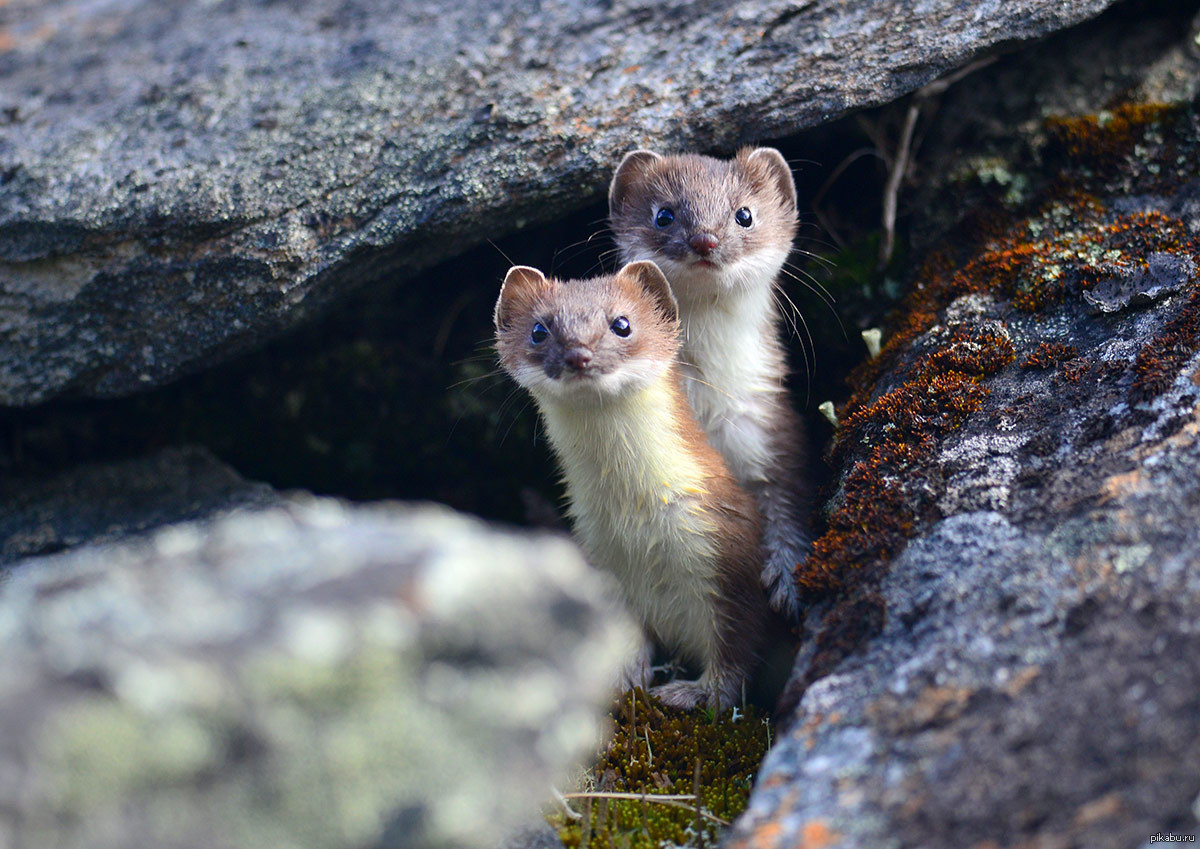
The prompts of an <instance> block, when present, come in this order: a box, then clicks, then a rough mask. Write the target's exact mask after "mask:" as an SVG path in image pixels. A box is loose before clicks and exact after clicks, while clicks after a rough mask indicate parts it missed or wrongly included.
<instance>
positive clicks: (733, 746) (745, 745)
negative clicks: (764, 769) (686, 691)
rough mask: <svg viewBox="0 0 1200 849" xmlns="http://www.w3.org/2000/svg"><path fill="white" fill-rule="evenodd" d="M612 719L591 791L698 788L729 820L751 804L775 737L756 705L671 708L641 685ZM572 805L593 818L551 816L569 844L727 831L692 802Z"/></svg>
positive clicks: (706, 841)
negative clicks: (716, 713)
mask: <svg viewBox="0 0 1200 849" xmlns="http://www.w3.org/2000/svg"><path fill="white" fill-rule="evenodd" d="M612 721H613V724H614V733H613V736H612V740H611V742H610V743H609V745H608V748H607V749H605V751H604V752H603V753H602V754H601V755H600V757H599V759H598V760H597V762H596V763H595V764H594V765H593V766H592V767H591V768H590V769H589V770H588V772H587V776H586V778H585V781H584V784H585V786H586V787H587V790H588V791H591V792H596V793H638V794H643V793H644V794H646V795H647V796H663V795H694V794H695V793H696V791H697V790H698V791H699V797H700V802H701V808H702V810H703V811H704V812H705V813H707V814H709V815H711V816H713V817H717V818H719V819H722V820H725V821H726V822H729V821H732V819H733V818H734V817H736V816H737V815H738V814H740V813H741V812H742V811H743V810H744V809H745V807H746V802H747V800H748V799H749V796H750V788H751V786H752V784H753V781H754V775H755V773H756V772H757V771H758V766H759V763H760V762H761V761H762V759H763V756H764V755H765V754H766V752H767V747H768V745H769V743H770V737H771V727H770V725H769V724H768V721H767V720H766V718H764V717H763V716H762V715H761V714H760V713H759V712H758V711H757V710H756V709H755V708H754V707H753V706H750V707H747V708H746V709H745V711H744V712H743V711H742V710H740V709H738V710H736V711H734V710H730V711H726V712H724V713H722V714H721V715H719V716H713V714H712V712H711V711H678V710H673V709H670V708H666V707H664V706H663V705H662V704H661V703H660V702H659V701H658V699H656V698H654V697H653V696H649V695H647V694H646V693H644V692H642V691H641V690H635V691H632V692H630V693H626V694H625V695H623V696H622V697H621V698H620V699H618V701H617V702H616V704H615V705H614V706H613V710H612ZM571 804H572V806H573V808H574V809H575V810H576V811H578V812H584V813H586V815H587V816H586V818H585V820H586V821H571V820H570V819H569V818H567V817H566V816H564V815H563V814H561V813H558V814H555V815H554V816H552V817H551V823H552V824H553V825H554V826H555V827H556V828H557V829H558V832H559V836H560V837H562V840H563V842H564V843H565V844H566V845H567V847H569V849H579V847H581V846H582V845H583V840H584V837H585V832H586V837H587V846H588V847H591V849H654V847H659V846H671V845H678V846H684V845H687V846H715V845H716V844H717V842H718V841H719V840H720V836H721V832H722V831H723V827H722V826H721V825H720V824H719V823H717V822H714V821H713V820H711V819H708V818H705V817H703V816H698V815H697V813H696V811H695V810H694V808H692V803H690V802H687V803H684V804H685V805H687V806H688V807H687V808H680V807H675V806H668V805H665V804H662V803H654V802H652V801H646V802H643V801H641V800H624V799H605V798H601V797H592V798H585V799H573V800H572V801H571Z"/></svg>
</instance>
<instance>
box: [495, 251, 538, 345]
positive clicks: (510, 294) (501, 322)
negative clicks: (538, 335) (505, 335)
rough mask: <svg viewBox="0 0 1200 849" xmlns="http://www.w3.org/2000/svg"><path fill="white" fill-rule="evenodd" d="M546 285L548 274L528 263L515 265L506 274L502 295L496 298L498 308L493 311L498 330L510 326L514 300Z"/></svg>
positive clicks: (501, 289)
mask: <svg viewBox="0 0 1200 849" xmlns="http://www.w3.org/2000/svg"><path fill="white" fill-rule="evenodd" d="M544 285H546V275H544V274H542V272H540V271H538V270H537V269H536V268H530V267H529V266H528V265H514V266H513V267H512V268H510V269H509V270H508V274H505V275H504V284H503V285H502V286H501V287H500V297H499V298H497V299H496V309H495V312H493V313H492V321H493V323H494V324H495V325H496V329H497V330H505V329H507V328H508V324H509V320H510V319H511V318H512V315H513V302H514V301H515V300H516V299H518V298H520V297H521V296H522V295H528V294H529V293H531V292H533V291H534V289H536V288H537V287H539V286H544Z"/></svg>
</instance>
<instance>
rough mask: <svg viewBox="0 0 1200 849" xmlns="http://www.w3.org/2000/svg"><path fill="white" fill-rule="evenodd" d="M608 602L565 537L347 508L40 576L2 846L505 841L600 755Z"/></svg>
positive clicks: (246, 517) (7, 600) (16, 597)
mask: <svg viewBox="0 0 1200 849" xmlns="http://www.w3.org/2000/svg"><path fill="white" fill-rule="evenodd" d="M608 598H610V596H609V594H608V587H607V584H606V583H605V582H604V581H603V580H602V579H601V578H600V577H599V576H598V575H596V574H595V573H594V572H592V571H591V570H590V569H588V568H587V567H586V566H585V565H584V563H583V561H582V559H581V557H580V555H579V554H578V552H577V550H576V549H575V547H574V546H573V545H571V544H570V543H569V542H568V541H566V540H565V539H564V538H562V537H561V536H557V535H545V534H543V535H529V534H514V533H507V532H499V531H496V530H493V529H490V528H488V527H487V526H485V525H483V524H482V523H480V522H477V521H474V520H468V519H466V518H463V517H461V516H458V515H456V514H454V513H452V512H450V511H448V510H444V509H439V508H431V507H425V508H410V507H401V506H395V505H391V506H389V505H377V506H372V507H351V506H348V505H344V504H341V503H339V502H334V501H330V500H308V501H304V502H293V503H291V504H288V505H286V506H283V507H278V508H273V509H268V510H265V511H258V512H250V511H244V512H241V513H238V514H236V515H234V516H231V517H227V518H224V519H221V520H218V521H216V522H214V523H210V524H207V525H203V526H201V525H196V524H183V525H174V526H171V527H169V528H166V529H164V530H161V531H159V532H157V533H155V534H153V535H151V536H149V537H146V538H143V539H142V540H141V541H138V542H136V543H127V544H122V545H117V546H109V547H104V546H88V547H83V548H81V549H78V550H77V551H75V552H68V553H64V554H59V555H55V556H53V557H48V558H35V559H29V560H24V561H21V562H20V563H19V564H18V565H17V566H16V567H14V568H13V570H12V572H11V573H10V576H9V577H8V578H7V579H6V581H5V582H4V583H3V584H2V585H0V639H2V640H3V644H4V653H3V658H2V659H0V740H2V741H3V743H2V745H0V844H3V845H5V846H14V847H17V846H19V847H47V848H48V849H49V847H53V849H68V847H129V846H172V847H206V849H207V847H214V846H229V847H235V846H236V847H242V846H272V847H280V848H281V849H282V847H306V849H312V848H313V847H348V849H349V847H354V849H362V847H367V846H379V847H381V849H382V847H385V846H386V847H394V846H405V847H434V846H436V847H448V846H455V847H470V846H478V847H488V849H491V847H494V846H496V844H497V843H498V841H499V838H500V835H503V834H505V833H506V832H509V831H511V830H513V829H516V828H517V827H519V826H523V825H526V824H528V823H529V822H530V820H531V818H532V817H535V816H536V812H537V810H538V806H539V805H540V803H542V802H543V801H545V800H546V799H547V798H548V797H549V795H550V786H551V783H552V782H555V781H561V780H562V779H563V778H564V776H565V773H566V771H567V770H568V769H569V768H570V767H572V765H573V764H575V763H576V762H578V760H579V759H581V758H583V757H586V756H587V755H588V754H589V753H590V752H592V751H594V748H595V746H596V745H597V743H598V740H599V732H600V728H601V726H600V716H601V715H602V713H603V708H606V707H607V704H608V700H609V698H610V696H611V693H610V690H609V687H610V685H611V682H612V681H613V679H614V677H615V675H616V670H617V668H618V665H619V657H620V654H621V650H622V647H624V646H627V645H630V644H631V640H632V638H633V631H632V627H631V625H630V624H629V623H628V622H627V620H626V619H625V618H624V617H623V615H621V614H619V613H617V612H615V610H614V608H613V607H611V606H610V605H609V604H608V603H607V602H606V599H608Z"/></svg>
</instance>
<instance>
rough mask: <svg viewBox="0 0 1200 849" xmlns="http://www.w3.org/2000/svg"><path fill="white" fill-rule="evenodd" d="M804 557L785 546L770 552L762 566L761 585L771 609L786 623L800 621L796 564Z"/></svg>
mask: <svg viewBox="0 0 1200 849" xmlns="http://www.w3.org/2000/svg"><path fill="white" fill-rule="evenodd" d="M804 556H805V553H804V552H803V551H802V550H799V549H794V548H792V547H791V546H787V547H785V548H783V549H779V550H775V551H772V552H771V554H770V556H769V557H768V558H767V562H766V563H765V564H763V571H762V585H763V589H765V590H766V591H767V603H768V604H769V605H771V609H772V610H774V611H775V612H776V613H778V614H779V615H780V616H782V617H784V618H785V619H787V621H788V622H791V623H795V622H799V621H800V587H799V586H798V585H797V584H796V564H797V563H799V562H800V560H802V559H803V558H804Z"/></svg>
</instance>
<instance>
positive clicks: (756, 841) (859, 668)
mask: <svg viewBox="0 0 1200 849" xmlns="http://www.w3.org/2000/svg"><path fill="white" fill-rule="evenodd" d="M1197 105H1198V104H1197V103H1196V102H1195V101H1193V102H1192V103H1190V104H1187V105H1185V106H1184V108H1182V109H1181V110H1179V111H1177V112H1175V111H1161V112H1160V111H1159V109H1158V107H1150V108H1143V107H1141V106H1134V107H1131V108H1127V109H1124V110H1122V109H1121V108H1119V107H1117V106H1114V107H1113V112H1112V113H1110V114H1109V115H1108V117H1106V118H1102V119H1100V120H1095V119H1091V120H1088V119H1079V120H1076V121H1066V122H1061V123H1057V124H1055V123H1051V124H1049V125H1048V126H1047V129H1048V130H1049V131H1050V132H1049V134H1050V135H1051V136H1052V137H1054V138H1055V139H1057V141H1055V142H1053V143H1052V144H1050V145H1048V147H1047V149H1046V150H1045V151H1043V153H1044V159H1042V160H1040V161H1039V165H1038V167H1043V168H1054V169H1057V170H1055V171H1054V172H1052V173H1055V174H1056V176H1057V177H1058V183H1057V188H1054V189H1051V190H1050V192H1049V193H1048V194H1047V195H1044V196H1042V197H1040V198H1032V199H1030V202H1029V203H1028V204H1027V205H1017V204H1015V203H1014V204H1012V205H1011V206H1009V207H1008V208H1005V207H1003V205H1001V204H994V205H993V206H992V207H990V208H988V209H987V210H985V211H982V212H981V211H980V210H975V213H976V216H975V218H974V219H973V224H972V225H971V226H970V227H968V228H964V229H963V230H961V231H959V232H958V233H957V234H956V236H954V237H951V239H949V240H948V244H944V245H942V246H941V247H940V248H939V250H938V251H937V252H936V253H935V254H934V255H933V256H932V257H931V258H930V260H929V262H928V263H926V264H924V265H923V266H922V267H921V268H920V269H919V270H917V271H916V272H915V273H914V277H915V280H914V286H913V294H912V295H910V298H909V300H908V301H907V302H906V304H907V306H908V307H909V308H910V309H912V312H910V313H909V314H908V315H907V316H906V317H905V318H904V319H903V320H901V322H900V323H899V324H898V325H897V326H898V327H907V328H909V330H908V331H905V332H900V333H899V334H898V335H897V336H896V340H897V341H896V347H895V348H890V349H885V353H884V355H883V356H882V358H881V360H880V361H879V363H878V364H877V365H876V366H874V368H876V369H878V370H880V371H879V373H878V375H877V376H878V379H877V380H875V381H873V382H870V383H868V384H867V385H866V388H867V389H868V390H869V391H868V392H867V393H866V396H865V398H863V399H861V403H859V402H855V401H852V402H851V406H852V407H853V409H856V410H858V411H859V413H861V411H862V410H863V409H864V408H865V407H867V406H870V407H871V408H873V409H875V410H877V411H886V412H887V415H879V416H875V417H872V416H866V417H865V418H864V417H863V416H861V415H860V416H859V418H858V419H857V420H856V421H858V422H866V424H856V425H854V427H853V429H852V436H848V437H845V439H846V440H848V441H844V442H842V443H841V446H840V448H839V449H836V450H837V451H841V452H843V453H840V454H838V455H837V456H840V457H842V458H843V459H844V463H843V468H844V470H845V471H846V472H847V473H848V474H845V475H844V476H843V477H842V484H843V485H842V487H841V489H840V490H839V493H838V496H837V498H835V500H834V507H833V509H834V511H835V512H834V513H833V514H832V515H834V516H836V515H837V513H836V511H837V510H839V509H841V507H842V506H844V505H846V504H850V503H858V504H860V505H862V504H865V506H864V507H863V509H864V510H869V509H870V506H871V505H870V500H871V499H872V498H878V499H880V500H881V501H882V502H884V503H886V504H887V509H888V510H889V511H890V513H891V515H894V516H903V517H904V520H903V521H898V522H897V523H896V525H895V526H894V528H885V527H883V524H884V523H882V522H881V523H880V525H881V526H880V527H879V528H872V529H870V530H873V531H874V532H875V533H878V534H880V535H883V534H887V533H891V534H892V535H893V536H895V537H896V539H893V540H891V541H888V542H884V543H879V541H878V540H877V539H872V540H871V541H870V542H871V544H873V545H877V546H879V547H878V548H876V549H868V548H864V549H862V550H863V551H864V552H867V553H866V554H863V555H862V556H861V557H860V565H861V566H862V569H863V574H862V575H861V583H860V584H857V585H856V584H855V583H854V581H855V577H853V576H843V577H845V578H846V580H847V587H846V595H845V596H842V597H839V598H838V599H836V600H833V601H831V602H826V604H825V605H824V606H822V607H818V608H815V609H813V611H812V612H811V615H810V620H809V622H808V630H809V639H808V640H807V641H806V643H805V646H804V648H803V649H802V651H801V655H800V657H801V660H800V664H799V666H798V668H797V670H796V671H795V678H794V680H793V687H794V690H793V695H796V696H798V697H799V703H798V707H797V708H796V710H795V712H794V714H793V715H792V716H791V722H790V727H789V729H788V731H787V732H786V733H784V734H781V735H780V739H779V741H778V743H777V745H776V746H775V747H774V748H773V749H772V751H771V752H770V753H769V754H768V756H767V759H766V761H765V763H764V766H763V770H762V772H761V774H760V776H759V780H758V783H757V785H756V791H755V793H754V795H753V796H752V798H751V803H750V807H749V808H748V811H747V813H746V815H745V816H744V817H743V818H742V819H741V820H739V822H738V823H737V824H736V826H735V828H734V831H733V834H732V836H731V838H730V840H729V843H728V845H729V846H731V847H737V849H743V848H744V849H750V847H753V849H768V847H785V846H797V845H799V846H822V847H830V848H831V849H832V847H846V849H848V847H922V849H952V847H960V848H961V847H974V849H994V847H1016V846H1022V847H1038V848H1039V849H1067V847H1089V849H1092V848H1093V847H1095V849H1108V847H1111V849H1118V848H1119V847H1133V846H1149V845H1150V838H1151V836H1152V835H1156V834H1160V833H1161V834H1164V835H1165V834H1168V833H1174V834H1192V835H1194V834H1196V833H1197V831H1198V830H1200V822H1198V820H1200V710H1198V709H1197V707H1198V704H1200V703H1198V702H1197V693H1198V692H1200V663H1198V662H1197V658H1198V657H1200V275H1198V274H1197V267H1198V266H1197V260H1198V259H1200V179H1197V177H1198V175H1197V168H1196V166H1195V164H1194V163H1195V156H1194V151H1195V150H1196V148H1197V144H1198V142H1200V115H1198V112H1197ZM1110 119H1111V120H1110ZM1151 284H1152V285H1151ZM1089 296H1090V297H1089ZM922 310H928V311H929V312H928V315H925V316H923V315H922V313H921V311H922ZM906 322H907V323H906ZM983 331H987V333H988V336H987V337H986V340H990V341H986V340H985V337H984V336H983V335H982V333H983ZM1009 346H1011V347H1009ZM1005 351H1007V355H1006V356H1000V354H1001V353H1003V352H1005ZM989 357H990V358H992V359H990V360H989V362H990V364H989V365H988V366H986V367H980V366H979V363H980V362H981V361H982V360H987V359H988V358H989ZM981 358H982V359H981ZM868 368H870V367H868ZM950 373H953V374H955V375H957V377H956V379H955V380H954V381H950V380H947V381H943V382H937V379H936V378H943V377H945V376H946V375H947V374H950ZM931 374H932V375H934V376H935V377H934V378H931V377H930V375H931ZM905 387H909V388H910V389H911V387H919V388H920V391H921V392H922V393H926V396H925V397H928V398H930V399H931V403H932V406H929V407H925V406H921V403H922V402H921V397H920V395H919V394H917V395H911V396H909V397H912V398H914V399H915V400H916V402H917V403H914V404H913V405H912V406H909V407H901V408H899V409H889V408H888V407H887V406H886V404H885V403H884V399H887V398H891V397H904V396H898V395H896V394H895V393H897V392H901V391H902V390H904V389H905ZM955 393H957V395H956V394H955ZM935 396H936V397H938V398H940V397H945V398H946V399H947V400H946V401H945V403H944V404H943V405H941V406H938V405H937V403H936V402H933V401H932V399H934V398H935ZM962 410H965V411H966V412H965V413H964V414H963V419H962V421H961V425H960V424H957V423H954V422H955V421H956V420H955V415H956V413H957V412H959V411H962ZM847 412H849V411H847ZM910 413H911V414H912V415H911V416H910V415H909V414H910ZM938 419H941V423H938V421H936V420H938ZM850 421H851V419H850V418H849V416H844V418H843V428H846V427H847V426H848V425H847V422H850ZM931 421H932V422H933V423H932V424H931ZM843 433H844V431H843ZM897 433H908V434H910V435H911V438H909V439H908V441H904V440H903V439H901V440H900V442H899V443H892V442H890V440H893V439H894V438H895V436H894V435H895V434H897ZM888 445H892V446H893V447H896V446H897V445H898V446H899V447H900V448H903V449H904V451H903V452H901V451H895V452H894V453H892V454H890V455H888V458H887V459H883V460H881V459H880V457H881V456H883V455H882V454H881V453H879V452H880V451H882V449H881V446H888ZM871 463H875V464H876V465H875V466H870V465H869V464H871ZM860 464H861V465H860ZM863 468H873V469H875V474H874V477H873V478H872V479H870V480H868V481H867V484H866V488H865V489H864V488H862V487H861V486H860V488H859V489H858V490H857V491H851V489H850V487H848V486H847V484H846V482H847V481H848V480H850V479H851V478H852V475H853V473H854V470H856V469H857V470H859V471H861V469H863ZM906 522H907V524H906ZM895 529H900V530H901V531H902V532H903V533H901V534H897V531H896V530H895ZM868 536H869V534H868ZM849 537H850V535H847V538H849ZM902 537H908V538H909V541H908V542H907V545H906V546H905V545H904V540H903V538H902ZM897 542H898V544H897V545H895V547H894V548H891V546H892V545H893V544H895V543H897ZM897 550H898V551H899V553H898V554H895V555H894V556H886V555H885V556H882V557H880V558H879V559H878V561H877V562H875V561H872V560H871V557H870V556H868V555H869V552H870V551H883V552H885V553H886V552H889V551H897Z"/></svg>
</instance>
